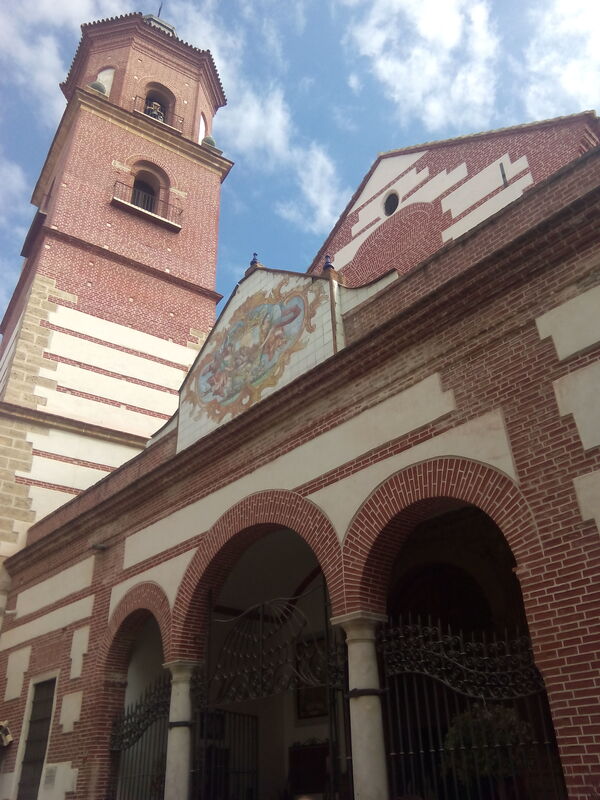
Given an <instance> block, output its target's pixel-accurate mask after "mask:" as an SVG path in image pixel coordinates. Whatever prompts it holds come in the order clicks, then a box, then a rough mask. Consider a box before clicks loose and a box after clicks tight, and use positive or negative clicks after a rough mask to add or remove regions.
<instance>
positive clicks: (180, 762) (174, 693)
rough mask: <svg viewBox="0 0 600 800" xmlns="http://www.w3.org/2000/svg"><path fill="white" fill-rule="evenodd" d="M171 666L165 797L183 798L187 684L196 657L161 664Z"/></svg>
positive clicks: (188, 764)
mask: <svg viewBox="0 0 600 800" xmlns="http://www.w3.org/2000/svg"><path fill="white" fill-rule="evenodd" d="M163 666H164V667H165V669H168V670H170V672H171V676H172V681H171V707H170V709H169V738H168V741H167V768H166V772H165V795H164V800H185V798H187V797H189V786H190V772H191V769H192V699H191V694H190V686H191V680H192V674H193V672H194V670H195V669H196V667H197V666H198V664H197V663H196V662H195V661H170V662H168V663H167V664H164V665H163Z"/></svg>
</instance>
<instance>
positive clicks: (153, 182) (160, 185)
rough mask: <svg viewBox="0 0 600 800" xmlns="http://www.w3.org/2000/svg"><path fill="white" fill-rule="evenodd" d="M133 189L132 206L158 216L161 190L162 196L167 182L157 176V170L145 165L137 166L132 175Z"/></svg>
mask: <svg viewBox="0 0 600 800" xmlns="http://www.w3.org/2000/svg"><path fill="white" fill-rule="evenodd" d="M134 175H135V177H134V180H133V188H132V190H131V202H132V203H133V205H134V206H138V207H139V208H143V209H144V211H151V212H152V213H153V214H160V207H161V189H162V194H164V192H165V190H166V189H167V188H168V182H167V181H166V180H165V179H164V178H166V176H164V178H163V180H161V177H162V176H160V175H159V174H158V171H157V170H151V169H148V168H146V166H145V165H141V164H140V165H138V168H137V169H136V171H135V173H134Z"/></svg>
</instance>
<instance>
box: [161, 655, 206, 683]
mask: <svg viewBox="0 0 600 800" xmlns="http://www.w3.org/2000/svg"><path fill="white" fill-rule="evenodd" d="M198 666H200V662H199V661H184V660H183V659H178V660H177V661H167V662H166V663H164V664H163V667H164V668H165V669H168V670H169V672H170V673H171V678H172V681H173V683H189V681H190V680H191V678H192V675H193V673H194V670H195V669H196V668H197V667H198Z"/></svg>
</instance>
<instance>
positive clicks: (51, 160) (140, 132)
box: [31, 89, 233, 208]
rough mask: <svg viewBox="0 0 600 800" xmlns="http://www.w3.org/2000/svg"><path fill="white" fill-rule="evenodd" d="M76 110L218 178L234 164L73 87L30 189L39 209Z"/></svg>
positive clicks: (213, 150) (218, 152) (214, 151)
mask: <svg viewBox="0 0 600 800" xmlns="http://www.w3.org/2000/svg"><path fill="white" fill-rule="evenodd" d="M79 111H83V112H85V113H91V114H96V115H97V116H99V117H102V118H103V119H105V120H108V121H109V122H111V123H113V124H114V125H118V126H120V127H122V128H125V129H126V130H128V131H130V132H133V133H135V134H136V135H137V136H140V137H141V138H143V139H147V140H148V141H152V142H156V143H158V144H160V145H161V147H163V148H165V149H166V150H170V151H171V152H174V153H177V155H179V156H181V157H183V158H187V159H189V160H190V161H193V162H194V163H197V164H202V165H203V166H205V167H206V168H207V169H210V170H212V171H213V172H216V173H217V174H218V175H219V176H220V179H221V181H223V180H224V179H225V177H226V176H227V174H228V173H229V170H230V169H231V167H232V166H233V161H230V160H229V159H227V158H225V157H224V156H223V155H222V151H221V150H217V149H216V148H215V147H211V146H210V145H206V144H197V143H196V142H193V141H192V140H191V139H186V138H185V137H184V136H182V135H181V134H180V133H179V132H178V131H175V130H174V129H172V128H170V127H169V126H168V125H164V124H163V123H161V122H158V121H156V120H153V119H151V118H150V117H147V116H146V115H145V114H142V113H138V112H135V111H128V110H126V109H123V108H121V107H120V106H117V105H115V104H114V103H111V102H110V100H108V99H107V98H106V97H105V96H104V95H102V94H100V93H99V92H96V91H94V90H93V89H90V90H89V91H88V90H86V89H75V91H74V93H73V96H72V97H71V99H70V100H69V103H68V105H67V108H66V109H65V113H64V114H63V118H62V120H61V121H60V124H59V126H58V130H57V131H56V134H55V136H54V139H53V140H52V144H51V145H50V150H49V151H48V155H47V156H46V161H45V162H44V166H43V167H42V171H41V173H40V177H39V179H38V182H37V184H36V186H35V189H34V190H33V195H32V198H31V202H32V203H33V204H34V205H35V206H37V207H38V208H40V207H42V206H43V203H44V197H45V196H46V194H47V192H48V187H49V184H50V181H51V180H52V177H53V175H54V171H55V168H56V164H57V161H58V159H59V157H60V154H61V152H62V150H63V147H64V146H65V144H66V142H67V139H68V135H69V133H70V131H71V128H72V126H73V123H74V121H75V118H76V116H77V113H78V112H79Z"/></svg>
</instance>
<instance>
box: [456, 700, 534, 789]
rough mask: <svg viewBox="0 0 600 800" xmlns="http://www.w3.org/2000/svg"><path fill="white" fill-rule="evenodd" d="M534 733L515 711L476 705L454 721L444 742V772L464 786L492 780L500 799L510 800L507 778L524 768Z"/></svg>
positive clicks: (496, 706) (498, 706)
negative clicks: (528, 746) (450, 774)
mask: <svg viewBox="0 0 600 800" xmlns="http://www.w3.org/2000/svg"><path fill="white" fill-rule="evenodd" d="M532 742H533V730H532V727H531V725H530V724H529V723H528V722H525V721H524V720H522V719H521V718H520V717H519V715H518V714H517V712H516V711H515V709H513V708H507V707H506V706H502V705H495V704H494V705H485V704H484V705H480V704H478V703H475V704H474V705H473V706H472V707H471V708H470V709H469V710H468V711H464V712H463V713H461V714H458V715H457V716H456V717H454V719H453V720H452V723H451V725H450V728H449V729H448V732H447V734H446V737H445V739H444V759H443V763H444V771H445V772H446V774H448V773H452V774H454V775H455V776H456V777H457V779H458V780H459V781H460V782H461V783H462V784H463V785H465V786H466V785H468V784H470V783H471V782H473V781H478V780H481V779H486V778H487V779H489V780H490V782H491V783H493V785H494V788H495V793H496V797H497V798H498V800H508V793H507V789H506V783H507V779H508V778H511V777H514V776H516V775H518V774H519V773H520V772H522V770H523V769H524V768H525V766H526V764H527V759H528V751H527V748H526V747H524V745H527V744H531V743H532Z"/></svg>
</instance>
